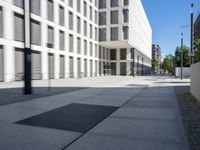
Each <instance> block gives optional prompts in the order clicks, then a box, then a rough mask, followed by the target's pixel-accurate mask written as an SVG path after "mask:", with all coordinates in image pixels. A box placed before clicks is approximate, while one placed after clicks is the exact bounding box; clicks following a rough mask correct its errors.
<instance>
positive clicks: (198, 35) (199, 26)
mask: <svg viewBox="0 0 200 150" xmlns="http://www.w3.org/2000/svg"><path fill="white" fill-rule="evenodd" d="M197 39H200V14H199V15H198V16H197V18H196V20H195V23H194V41H196V40H197Z"/></svg>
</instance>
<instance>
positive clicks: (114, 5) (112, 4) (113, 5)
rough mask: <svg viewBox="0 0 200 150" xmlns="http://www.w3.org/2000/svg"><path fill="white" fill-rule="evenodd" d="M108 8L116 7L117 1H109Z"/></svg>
mask: <svg viewBox="0 0 200 150" xmlns="http://www.w3.org/2000/svg"><path fill="white" fill-rule="evenodd" d="M110 6H111V7H118V6H119V1H118V0H111V1H110Z"/></svg>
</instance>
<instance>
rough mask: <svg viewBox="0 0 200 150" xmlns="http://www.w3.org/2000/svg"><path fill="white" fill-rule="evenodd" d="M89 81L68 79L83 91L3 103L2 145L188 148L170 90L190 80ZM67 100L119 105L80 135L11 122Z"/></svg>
mask: <svg viewBox="0 0 200 150" xmlns="http://www.w3.org/2000/svg"><path fill="white" fill-rule="evenodd" d="M88 80H93V79H86V80H84V79H83V80H81V82H80V83H79V84H80V85H78V81H77V82H76V81H75V82H71V81H67V82H68V83H67V84H68V86H70V87H72V86H76V87H83V85H88V87H90V88H87V89H82V90H78V91H72V92H68V93H62V94H57V95H53V96H48V97H42V98H37V99H33V100H30V101H24V102H19V103H13V104H10V105H4V106H1V107H0V149H3V150H10V149H14V150H27V149H29V150H40V149H41V150H58V149H66V150H79V149H80V150H90V149H91V150H102V149H105V150H107V149H112V150H126V149H127V150H130V149H131V150H147V149H148V150H151V149H152V150H155V149H157V150H189V146H188V142H187V139H186V136H185V131H184V128H183V124H182V120H181V116H180V112H179V109H178V104H177V101H176V98H175V94H174V91H173V88H172V86H174V85H180V86H181V85H183V84H188V83H187V82H188V80H186V81H183V82H179V80H177V79H172V78H168V77H138V78H132V77H124V78H122V77H107V78H105V79H103V78H96V80H93V82H91V81H90V82H88ZM69 82H71V83H69ZM87 83H88V84H87ZM57 84H58V83H57ZM59 84H61V83H59ZM59 84H58V85H56V86H59ZM6 86H7V85H4V87H6ZM61 87H62V86H61ZM71 103H74V104H87V105H96V106H111V107H118V108H119V109H117V111H115V112H114V113H112V114H111V115H109V116H108V117H106V118H105V119H104V120H102V121H101V122H99V123H98V124H97V125H95V126H94V127H93V128H92V129H90V130H89V131H87V132H84V133H82V132H75V131H66V130H58V129H55V128H45V127H38V126H30V125H22V124H16V123H15V122H17V121H20V120H23V119H26V118H30V117H32V116H37V115H40V114H41V113H46V112H49V111H52V110H55V109H59V108H60V107H63V106H66V105H69V104H71Z"/></svg>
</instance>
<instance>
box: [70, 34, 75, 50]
mask: <svg viewBox="0 0 200 150" xmlns="http://www.w3.org/2000/svg"><path fill="white" fill-rule="evenodd" d="M73 49H74V37H73V35H72V34H70V35H69V52H73V51H74V50H73Z"/></svg>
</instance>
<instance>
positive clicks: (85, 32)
mask: <svg viewBox="0 0 200 150" xmlns="http://www.w3.org/2000/svg"><path fill="white" fill-rule="evenodd" d="M84 35H85V36H87V22H86V21H84Z"/></svg>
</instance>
